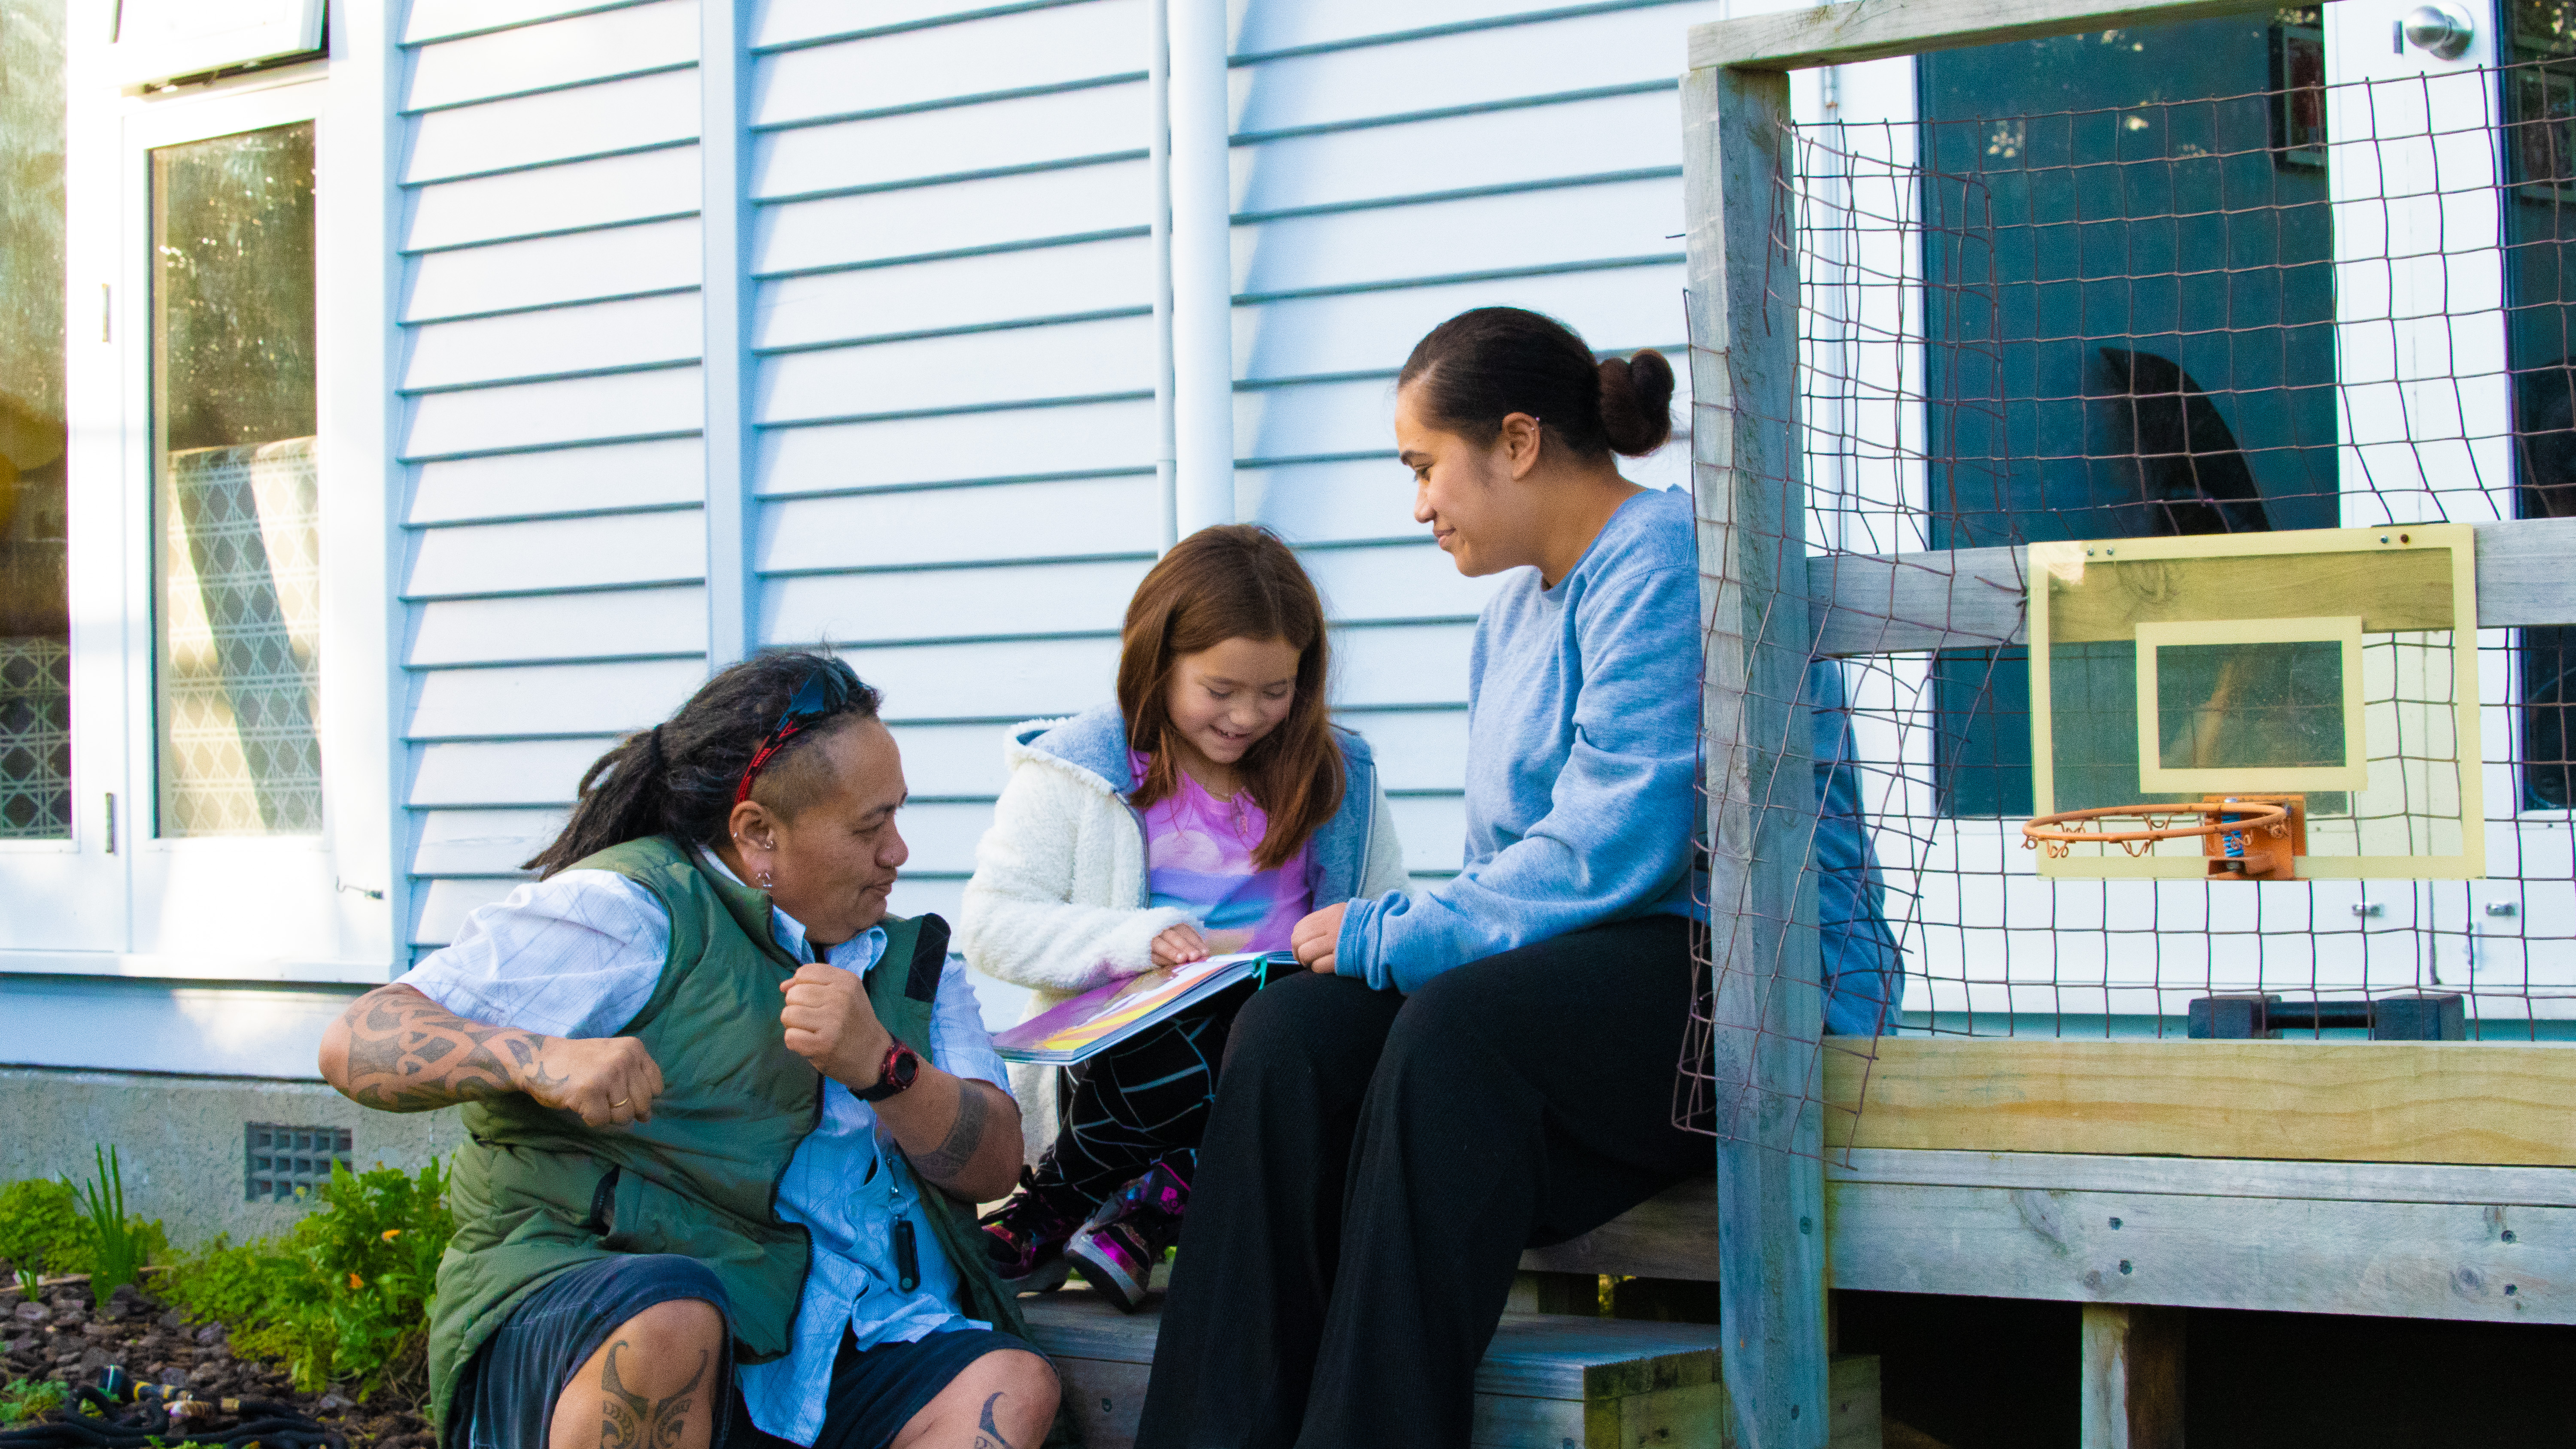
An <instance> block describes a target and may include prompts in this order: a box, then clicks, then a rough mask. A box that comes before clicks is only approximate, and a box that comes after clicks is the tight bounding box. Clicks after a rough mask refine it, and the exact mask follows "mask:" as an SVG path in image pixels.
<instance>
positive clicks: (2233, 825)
mask: <svg viewBox="0 0 2576 1449" xmlns="http://www.w3.org/2000/svg"><path fill="white" fill-rule="evenodd" d="M2304 804H2305V802H2304V801H2303V800H2302V799H2301V798H2300V797H2298V796H2295V795H2236V796H2213V797H2211V798H2209V799H2207V800H2200V801H2194V802H2191V803H2188V804H2181V805H2104V806H2098V807H2096V808H2094V809H2091V810H2061V811H2058V812H2057V813H2056V814H2054V815H2035V816H2033V817H2031V819H2030V821H2029V823H2027V824H2025V825H2023V826H2022V828H2021V834H2022V847H2023V848H2024V849H2033V848H2039V847H2045V848H2046V850H2047V853H2048V855H2049V857H2050V858H2051V859H2057V860H2062V859H2064V858H2065V857H2066V854H2067V852H2068V850H2069V848H2070V847H2073V846H2076V845H2116V846H2118V847H2120V849H2121V851H2122V852H2124V853H2126V854H2128V855H2131V856H2143V855H2145V854H2147V853H2148V852H2149V851H2151V850H2153V849H2155V847H2156V844H2157V842H2159V841H2165V840H2191V839H2198V840H2199V841H2200V842H2201V849H2202V853H2203V854H2204V855H2205V856H2206V857H2207V858H2208V861H2209V879H2211V880H2292V879H2296V877H2295V876H2294V875H2293V874H2292V869H2291V865H2290V861H2291V859H2292V857H2294V856H2300V855H2305V854H2307V829H2306V826H2307V820H2306V813H2307V812H2306V811H2305V809H2304V808H2303V806H2304ZM2121 821H2133V822H2136V823H2135V824H2134V825H2131V826H2129V827H2127V828H2122V827H2121V826H2120V825H2119V823H2118V822H2121ZM2276 842H2277V843H2276ZM2257 845H2263V846H2269V847H2270V848H2268V849H2256V848H2254V847H2255V846H2257Z"/></svg>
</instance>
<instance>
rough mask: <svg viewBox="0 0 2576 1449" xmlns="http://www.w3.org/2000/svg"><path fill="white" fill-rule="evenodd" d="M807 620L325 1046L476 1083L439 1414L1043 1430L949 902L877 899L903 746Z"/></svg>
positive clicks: (363, 1080) (585, 1436)
mask: <svg viewBox="0 0 2576 1449" xmlns="http://www.w3.org/2000/svg"><path fill="white" fill-rule="evenodd" d="M877 706H878V696H877V693H876V691H874V690H872V689H870V688H868V687H867V686H866V685H865V684H863V683H861V682H860V680H859V678H858V676H857V675H855V674H853V673H852V672H851V671H850V668H849V666H848V665H846V664H844V663H842V662H841V661H840V660H838V659H836V658H833V657H831V656H828V655H823V654H812V653H802V652H792V651H779V652H773V653H766V654H762V655H759V656H757V657H754V658H752V659H748V660H745V661H743V662H742V663H740V664H736V665H733V666H732V667H730V668H727V669H725V670H723V671H721V672H719V673H718V674H717V675H716V676H715V677H714V678H712V679H710V680H708V681H707V683H706V684H705V685H704V686H703V687H702V688H700V689H699V690H698V692H697V693H696V694H695V695H694V696H692V697H691V698H690V700H689V701H688V703H686V704H684V705H682V706H681V707H680V710H679V712H678V713H677V714H675V715H673V716H672V717H671V718H670V719H668V720H666V721H664V722H663V723H661V724H659V725H656V726H655V727H653V728H652V729H649V730H646V731H643V732H642V733H639V734H636V735H633V736H630V737H628V738H627V739H626V740H624V741H623V742H621V743H620V744H619V745H618V746H617V747H616V748H615V749H613V750H611V751H609V752H608V753H607V754H606V755H604V756H602V757H601V758H600V759H599V761H598V762H597V763H595V764H593V765H592V766H591V767H590V770H589V771H588V773H586V774H585V775H584V776H583V777H582V781H581V787H580V792H579V798H578V799H577V801H576V803H575V804H574V806H573V810H572V816H571V819H570V821H569V822H568V823H567V824H566V825H565V827H564V829H563V833H562V834H561V835H559V836H557V837H556V839H555V841H554V843H553V844H551V845H549V846H547V847H546V848H545V849H544V850H543V851H540V852H539V853H538V854H537V856H536V858H535V859H533V860H531V861H530V862H528V864H529V867H530V868H531V869H534V870H536V871H538V872H539V873H540V875H539V879H538V880H536V881H535V882H533V883H530V884H528V885H524V886H521V887H520V888H518V889H517V890H515V891H513V892H512V893H511V894H510V896H509V897H508V898H507V899H506V900H504V901H502V902H501V903H500V904H498V905H494V906H487V907H485V908H483V909H482V910H479V911H477V912H475V913H474V914H473V915H472V916H471V917H470V918H468V920H467V921H466V923H465V925H464V927H463V928H462V929H461V930H460V931H459V932H458V933H457V937H456V940H455V942H454V943H453V944H451V945H449V946H448V947H447V948H446V949H444V950H442V951H439V952H437V953H436V954H434V955H432V956H430V957H429V958H427V959H426V960H424V961H422V962H421V963H420V964H419V965H418V966H416V967H414V968H413V969H412V970H411V971H410V972H409V973H408V974H407V975H405V976H404V977H403V978H402V979H400V980H399V981H396V982H394V983H393V984H392V985H389V986H385V987H381V988H379V989H377V990H375V991H372V992H369V993H368V994H367V995H365V996H363V997H360V998H359V999H358V1000H357V1002H356V1003H355V1004H353V1005H352V1006H351V1007H350V1008H349V1010H348V1012H347V1013H346V1014H345V1015H343V1016H342V1017H341V1018H340V1020H339V1021H338V1022H336V1023H335V1024H334V1025H333V1026H332V1027H331V1029H330V1031H329V1032H328V1034H327V1035H326V1036H325V1037H324V1040H323V1045H322V1061H321V1066H322V1075H323V1076H324V1077H325V1078H326V1079H327V1080H328V1081H329V1082H330V1083H331V1085H332V1086H334V1087H336V1088H338V1089H339V1090H340V1092H341V1093H342V1094H344V1095H346V1096H348V1097H349V1098H351V1099H352V1100H354V1101H356V1102H359V1103H361V1104H363V1105H365V1106H369V1107H377V1108H381V1109H384V1110H386V1111H394V1112H421V1111H429V1110H431V1109H434V1108H439V1107H446V1106H452V1105H457V1104H462V1105H463V1107H464V1114H465V1126H466V1130H467V1133H468V1135H469V1139H470V1140H469V1141H468V1142H467V1144H466V1146H465V1147H464V1148H463V1149H461V1150H460V1151H459V1153H458V1156H457V1163H456V1168H455V1172H454V1176H453V1178H452V1179H451V1181H452V1184H453V1185H452V1187H451V1189H450V1194H451V1197H450V1202H451V1206H452V1208H453V1210H454V1212H455V1215H456V1236H455V1239H454V1241H453V1243H452V1244H451V1245H450V1246H449V1248H448V1250H447V1254H446V1257H445V1258H444V1259H443V1260H442V1261H441V1262H440V1264H439V1270H438V1296H437V1299H436V1302H435V1306H434V1307H433V1309H432V1311H431V1321H430V1343H429V1358H430V1380H431V1396H432V1409H433V1412H434V1413H435V1415H436V1417H437V1420H438V1425H439V1434H440V1442H441V1444H442V1446H444V1449H590V1446H592V1445H594V1444H595V1445H597V1446H600V1449H608V1446H612V1445H613V1446H618V1449H712V1446H723V1449H779V1446H782V1445H784V1444H795V1445H809V1446H814V1449H885V1446H889V1445H902V1446H907V1449H909V1446H911V1445H915V1444H924V1445H927V1444H939V1445H950V1444H954V1445H961V1446H962V1445H968V1444H973V1445H978V1446H1000V1449H1032V1446H1035V1445H1036V1444H1037V1443H1038V1442H1039V1441H1040V1440H1041V1439H1042V1438H1044V1437H1046V1436H1047V1435H1048V1432H1049V1428H1050V1425H1051V1424H1053V1422H1054V1420H1055V1413H1056V1402H1057V1387H1056V1380H1055V1375H1054V1371H1053V1369H1052V1368H1051V1367H1050V1366H1049V1365H1048V1364H1047V1362H1046V1360H1045V1359H1044V1358H1043V1357H1042V1356H1040V1355H1039V1354H1038V1353H1036V1352H1035V1351H1034V1350H1033V1349H1031V1348H1030V1347H1029V1346H1028V1344H1027V1343H1026V1342H1025V1341H1024V1338H1023V1337H1022V1332H1023V1328H1022V1324H1021V1322H1020V1318H1019V1310H1018V1308H1017V1306H1016V1304H1015V1302H1014V1300H1013V1298H1012V1297H1011V1296H1010V1295H1009V1294H1007V1293H1005V1292H1003V1291H1002V1290H1001V1289H1000V1287H999V1286H998V1285H997V1284H996V1282H995V1281H994V1279H993V1276H992V1272H991V1270H990V1269H989V1268H988V1267H987V1266H986V1262H985V1253H984V1250H983V1248H982V1238H983V1235H982V1234H981V1233H980V1232H978V1231H977V1230H976V1225H975V1217H974V1209H973V1206H972V1205H973V1204H974V1203H976V1202H978V1201H981V1200H989V1199H993V1198H998V1197H1000V1196H1002V1195H1003V1194H1004V1193H1007V1192H1008V1191H1010V1189H1011V1186H1012V1183H1013V1181H1014V1179H1015V1177H1016V1176H1017V1173H1018V1169H1019V1158H1020V1126H1019V1109H1018V1108H1017V1106H1016V1105H1014V1103H1013V1102H1012V1099H1011V1095H1010V1090H1009V1084H1008V1078H1007V1077H1005V1075H1004V1074H1003V1069H1002V1064H1001V1062H1000V1061H999V1059H997V1058H996V1057H995V1056H994V1055H993V1050H992V1043H991V1041H990V1039H989V1038H988V1037H987V1036H986V1035H985V1032H984V1028H983V1025H982V1013H981V1011H980V1010H979V1008H978V1007H977V1004H976V1001H975V994H974V991H973V989H972V988H971V987H970V986H969V985H968V984H967V981H966V977H965V972H964V969H963V968H962V967H951V966H950V965H949V964H948V928H947V926H946V924H945V923H943V922H941V921H940V919H939V918H938V917H936V916H922V917H918V918H914V919H908V920H907V919H904V918H900V917H896V916H890V915H888V914H887V913H886V900H887V894H888V892H889V890H890V889H891V888H892V886H893V884H894V878H895V871H896V869H897V868H898V867H900V866H901V865H902V864H903V862H904V860H905V857H906V855H907V853H908V852H907V850H906V847H905V845H904V842H903V836H902V834H901V832H900V831H899V830H898V829H897V827H896V824H895V812H896V811H897V810H898V809H900V808H901V807H902V805H903V803H904V798H905V787H904V778H903V761H902V758H901V756H900V754H899V753H898V751H897V750H896V747H895V741H894V737H893V735H892V734H890V733H889V732H888V731H887V729H886V727H885V725H884V724H883V722H882V721H880V720H879V719H878V717H877Z"/></svg>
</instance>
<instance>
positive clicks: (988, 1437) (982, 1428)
mask: <svg viewBox="0 0 2576 1449" xmlns="http://www.w3.org/2000/svg"><path fill="white" fill-rule="evenodd" d="M1001 1401H1002V1396H1001V1395H1000V1394H994V1395H991V1396H990V1397H988V1398H986V1399H985V1400H984V1422H983V1423H982V1424H981V1425H979V1426H977V1429H978V1432H977V1433H976V1435H975V1449H1012V1446H1011V1441H1010V1440H1008V1439H1005V1438H1003V1437H1002V1431H1001V1430H1000V1429H999V1428H998V1427H996V1426H995V1425H994V1423H993V1406H994V1405H995V1404H998V1403H1000V1402H1001Z"/></svg>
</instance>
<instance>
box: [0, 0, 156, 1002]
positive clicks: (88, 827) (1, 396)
mask: <svg viewBox="0 0 2576 1449" xmlns="http://www.w3.org/2000/svg"><path fill="white" fill-rule="evenodd" d="M64 8H65V0H0V177H5V178H6V179H7V184H5V185H0V958H5V957H6V956H9V955H15V954H16V953H25V952H36V953H53V952H93V951H114V950H118V949H121V948H122V947H123V945H124V944H125V924H126V922H125V885H126V879H125V870H124V864H125V861H124V857H123V856H122V855H121V854H120V853H119V852H120V850H121V848H122V847H123V845H124V844H125V842H124V841H122V840H120V839H119V838H118V837H119V834H120V832H121V831H122V830H123V829H124V821H123V820H122V819H120V818H119V817H120V816H121V815H123V814H124V813H125V806H124V803H123V801H122V799H121V796H122V794H123V788H122V784H121V781H120V778H119V777H120V775H121V773H122V771H121V769H120V768H119V767H120V765H121V763H122V760H121V757H122V753H123V750H122V743H121V741H120V739H119V733H120V723H119V711H118V708H117V704H118V701H117V698H116V687H117V684H118V682H119V681H118V678H117V675H118V670H117V661H116V648H117V642H118V641H117V638H116V631H115V629H114V627H113V624H112V620H113V613H112V611H111V612H110V613H109V614H108V615H107V620H108V621H109V622H102V621H101V615H100V611H99V610H97V609H95V608H87V607H75V602H76V601H75V594H74V589H75V586H78V587H79V588H80V589H82V590H84V591H85V592H86V593H87V594H89V595H98V594H100V593H101V592H102V590H101V588H100V586H101V585H102V584H103V583H105V582H106V580H105V578H104V577H102V576H100V575H98V574H96V573H95V571H93V570H90V569H89V568H88V565H89V564H90V563H92V562H94V561H97V560H99V559H101V558H103V557H107V558H112V555H110V554H104V553H102V551H101V549H100V548H99V547H98V546H99V545H106V546H107V547H108V548H109V549H112V547H113V542H114V522H113V492H114V481H113V480H114V478H115V467H114V461H113V460H114V452H113V450H112V448H111V449H108V450H105V451H102V450H100V449H98V448H96V447H93V446H87V445H82V446H75V445H74V432H75V430H74V429H73V427H72V425H71V421H72V417H73V410H72V406H71V402H72V399H71V392H72V389H71V386H70V382H71V379H70V376H69V370H68V369H67V367H66V340H67V333H68V332H69V330H70V329H69V324H68V316H67V313H68V302H67V299H68V297H69V296H70V294H71V291H72V287H71V285H70V281H69V278H68V277H67V275H66V270H65V257H66V255H67V248H66V230H67V223H68V220H69V216H68V212H67V209H66V205H65V192H66V188H65V154H66V141H67V129H68V128H67V126H66V124H65V122H66V112H65V94H64V84H63V77H64V69H65V66H64V59H65V55H64V42H65V33H64ZM92 325H93V328H95V326H96V325H97V324H96V322H95V321H93V323H92ZM84 431H87V430H84ZM102 495H104V497H105V498H106V500H107V501H108V503H109V507H108V509H106V510H104V511H102V510H101V509H100V508H99V507H97V504H98V503H99V501H100V500H101V497H102ZM102 527H104V529H105V532H103V533H102V532H101V531H100V530H101V528H102ZM76 544H77V545H79V547H78V548H77V549H76ZM76 559H77V560H78V562H76ZM103 592H104V597H105V598H106V601H107V602H108V603H110V604H111V606H112V604H113V587H112V585H110V586H108V587H107V588H106V589H105V590H104V591H103ZM94 601H95V600H93V602H94ZM76 620H78V621H79V624H78V626H77V627H76V625H75V621H76ZM21 964H25V963H24V958H21Z"/></svg>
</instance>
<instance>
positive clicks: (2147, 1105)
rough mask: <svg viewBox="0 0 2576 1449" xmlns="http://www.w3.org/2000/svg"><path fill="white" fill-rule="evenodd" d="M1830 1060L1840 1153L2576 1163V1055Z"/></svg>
mask: <svg viewBox="0 0 2576 1449" xmlns="http://www.w3.org/2000/svg"><path fill="white" fill-rule="evenodd" d="M1877 1053H1878V1055H1877V1060H1876V1061H1875V1062H1874V1063H1873V1062H1871V1061H1869V1060H1867V1059H1864V1058H1861V1057H1856V1056H1852V1055H1850V1054H1848V1053H1844V1052H1827V1053H1825V1095H1826V1097H1827V1099H1828V1100H1829V1101H1830V1102H1832V1103H1833V1105H1834V1107H1835V1108H1836V1109H1837V1110H1836V1111H1835V1112H1834V1113H1833V1114H1832V1120H1833V1138H1834V1140H1833V1144H1832V1145H1834V1146H1837V1147H1841V1146H1850V1147H1902V1148H1917V1149H1951V1150H1966V1151H1982V1152H2085V1153H2134V1154H2153V1155H2174V1156H2182V1157H2256V1158H2276V1159H2308V1160H2314V1161H2329V1162H2448V1163H2493V1164H2501V1165H2510V1166H2532V1167H2566V1166H2571V1165H2576V1111H2571V1110H2570V1108H2571V1104H2576V1052H2571V1051H2567V1050H2565V1049H2564V1048H2560V1047H2550V1046H2518V1045H2508V1044H2505V1043H2501V1042H2262V1041H2028V1040H2011V1039H2003V1038H1983V1039H1950V1040H1943V1039H1940V1038H1923V1037H1891V1038H1887V1039H1885V1040H1882V1041H1880V1042H1879V1043H1878V1046H1877Z"/></svg>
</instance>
